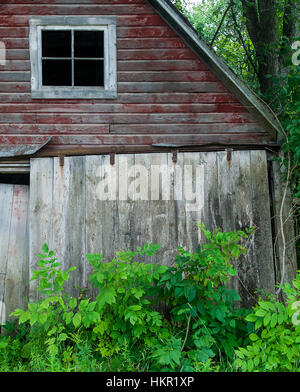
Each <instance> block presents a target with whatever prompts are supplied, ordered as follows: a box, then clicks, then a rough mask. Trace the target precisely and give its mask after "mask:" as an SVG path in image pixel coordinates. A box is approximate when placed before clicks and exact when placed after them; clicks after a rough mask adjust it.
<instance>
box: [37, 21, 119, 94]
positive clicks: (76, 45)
mask: <svg viewBox="0 0 300 392" xmlns="http://www.w3.org/2000/svg"><path fill="white" fill-rule="evenodd" d="M84 20H85V23H84ZM95 21H97V22H98V24H95ZM54 22H55V23H54ZM62 22H63V23H62ZM30 55H31V66H32V80H31V82H32V97H33V98H56V99H59V98H78V99H80V98H91V99H93V98H105V99H106V98H116V96H117V91H116V90H117V87H116V84H117V83H116V78H117V75H116V73H117V72H116V18H115V17H99V18H98V17H96V18H94V17H93V18H92V17H87V18H82V17H41V18H39V19H31V20H30Z"/></svg>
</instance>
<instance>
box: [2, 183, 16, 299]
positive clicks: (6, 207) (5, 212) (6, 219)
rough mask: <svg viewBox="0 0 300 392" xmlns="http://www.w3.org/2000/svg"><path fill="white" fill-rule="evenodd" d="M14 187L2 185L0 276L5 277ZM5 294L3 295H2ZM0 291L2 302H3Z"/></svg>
mask: <svg viewBox="0 0 300 392" xmlns="http://www.w3.org/2000/svg"><path fill="white" fill-rule="evenodd" d="M13 189H14V187H13V185H11V184H0V222H1V225H0V274H1V275H5V274H6V269H7V257H8V244H9V232H10V222H11V213H12V202H13ZM2 294H3V293H2ZM2 294H1V291H0V301H1V295H2Z"/></svg>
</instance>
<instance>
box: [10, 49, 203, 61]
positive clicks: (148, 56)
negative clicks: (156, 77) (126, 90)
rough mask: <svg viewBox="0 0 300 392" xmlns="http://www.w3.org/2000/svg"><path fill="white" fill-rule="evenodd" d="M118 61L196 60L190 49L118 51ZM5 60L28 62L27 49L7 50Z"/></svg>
mask: <svg viewBox="0 0 300 392" xmlns="http://www.w3.org/2000/svg"><path fill="white" fill-rule="evenodd" d="M117 57H118V60H119V61H121V60H126V61H132V60H151V61H152V60H178V59H181V60H196V59H197V57H196V55H195V54H194V53H193V52H192V51H191V50H190V49H157V50H156V49H126V50H125V49H119V50H118V52H117ZM6 58H7V60H29V49H8V50H7V51H6Z"/></svg>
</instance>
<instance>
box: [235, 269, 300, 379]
mask: <svg viewBox="0 0 300 392" xmlns="http://www.w3.org/2000/svg"><path fill="white" fill-rule="evenodd" d="M280 287H281V288H282V291H283V292H284V293H285V294H286V297H287V301H286V305H284V304H282V303H281V302H277V301H275V300H274V299H273V300H270V301H263V300H261V299H260V300H259V301H258V304H257V305H256V306H255V307H254V308H253V311H254V312H253V313H251V314H249V315H248V316H247V317H246V320H247V321H249V322H251V323H254V329H255V332H256V333H252V334H250V339H251V341H252V343H251V344H249V345H248V346H246V347H240V348H239V349H238V350H236V355H237V357H238V358H237V359H236V361H235V366H236V367H237V368H239V369H241V370H242V371H250V372H251V371H253V370H255V371H261V372H284V371H289V372H291V371H300V320H299V319H298V317H297V316H298V315H299V311H297V308H300V302H299V300H300V272H298V274H297V277H296V278H295V279H294V280H293V282H292V286H291V285H290V284H289V283H286V284H285V286H280Z"/></svg>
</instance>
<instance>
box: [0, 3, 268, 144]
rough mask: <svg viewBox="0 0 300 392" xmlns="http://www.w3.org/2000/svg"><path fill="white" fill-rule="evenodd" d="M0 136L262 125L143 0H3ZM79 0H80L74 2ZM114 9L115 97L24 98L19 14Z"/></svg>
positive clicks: (198, 137)
mask: <svg viewBox="0 0 300 392" xmlns="http://www.w3.org/2000/svg"><path fill="white" fill-rule="evenodd" d="M1 3H2V5H1V6H0V40H1V41H3V42H4V43H5V45H6V48H7V63H6V65H4V66H1V65H0V144H7V143H14V144H18V143H21V144H24V143H25V144H27V143H28V144H35V143H40V142H42V141H43V140H45V137H46V136H51V135H52V136H53V139H52V141H51V142H50V145H52V146H51V148H52V150H53V149H55V148H56V147H55V146H57V149H58V150H61V149H62V148H64V146H70V148H75V147H76V146H85V147H86V146H91V145H97V146H99V145H105V146H115V147H117V146H126V145H128V146H134V145H136V146H140V145H143V146H151V145H152V144H153V143H172V144H178V143H180V144H197V143H206V142H207V143H212V142H214V141H218V142H220V141H224V142H231V141H232V142H234V141H237V140H239V141H240V142H241V143H247V142H251V143H256V142H257V143H258V144H259V143H263V142H265V141H267V140H269V136H267V134H266V131H265V130H264V128H263V127H262V126H261V125H259V124H258V123H257V122H256V120H255V118H254V117H253V116H252V115H251V114H250V113H248V111H247V109H246V108H245V107H243V106H242V105H241V104H240V103H239V102H238V100H237V99H236V98H235V97H234V96H233V95H232V94H231V93H229V92H228V91H227V89H226V88H225V87H224V85H223V84H222V82H221V81H219V80H217V78H216V77H215V76H214V75H213V73H212V72H211V71H210V70H209V69H208V68H207V67H206V66H205V65H204V64H203V63H202V62H201V61H200V60H199V59H198V57H197V56H196V55H195V54H194V52H193V51H192V50H190V49H189V48H188V47H187V46H186V44H185V43H184V42H183V41H182V40H181V38H180V37H179V36H178V35H177V34H176V33H175V32H174V31H173V30H172V29H171V28H170V27H169V26H168V25H167V24H166V23H165V22H164V21H163V20H162V18H161V17H160V16H159V15H158V14H157V13H156V12H155V11H154V10H153V8H152V7H151V6H150V5H149V4H148V3H147V1H146V0H80V1H78V2H77V4H76V5H74V3H75V2H74V0H38V1H31V0H2V2H1ZM78 3H80V4H78ZM34 15H117V38H118V41H117V42H118V44H117V45H118V98H117V99H116V100H101V99H99V100H84V99H82V100H66V99H64V100H56V101H54V100H36V99H35V100H32V99H31V95H30V63H29V41H28V32H29V29H28V18H29V17H30V16H34Z"/></svg>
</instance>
